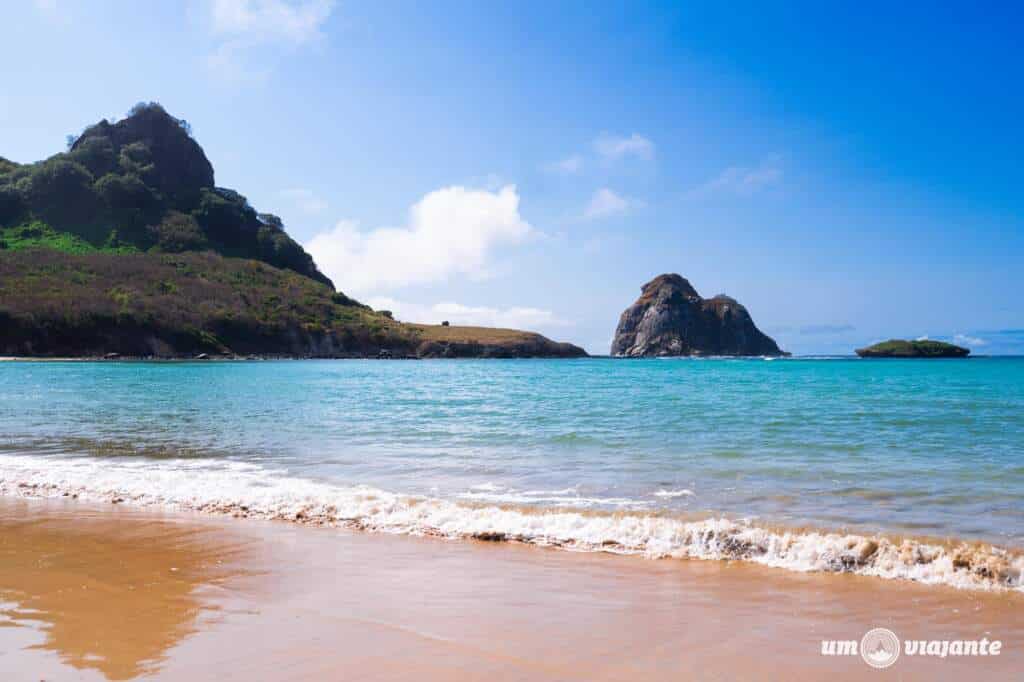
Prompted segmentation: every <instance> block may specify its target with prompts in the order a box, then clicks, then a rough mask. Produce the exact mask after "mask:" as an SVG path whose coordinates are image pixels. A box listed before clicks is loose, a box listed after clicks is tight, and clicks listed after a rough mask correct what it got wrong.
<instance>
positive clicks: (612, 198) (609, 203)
mask: <svg viewBox="0 0 1024 682" xmlns="http://www.w3.org/2000/svg"><path fill="white" fill-rule="evenodd" d="M633 204H634V202H633V201H631V200H630V199H627V198H625V197H623V196H620V195H618V194H616V193H615V192H613V191H612V190H610V189H608V188H607V187H602V188H601V189H599V190H597V191H596V192H594V196H592V197H590V201H589V202H588V203H587V207H586V208H585V209H584V210H583V218H584V219H586V220H598V219H600V218H608V217H611V216H614V215H619V214H621V213H625V212H626V211H628V210H629V209H630V207H631V206H632V205H633Z"/></svg>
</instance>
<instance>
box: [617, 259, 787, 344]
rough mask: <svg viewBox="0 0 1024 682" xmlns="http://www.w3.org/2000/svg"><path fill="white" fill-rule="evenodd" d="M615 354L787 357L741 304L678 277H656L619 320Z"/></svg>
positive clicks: (668, 275) (667, 275) (666, 275)
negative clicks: (703, 293) (706, 293)
mask: <svg viewBox="0 0 1024 682" xmlns="http://www.w3.org/2000/svg"><path fill="white" fill-rule="evenodd" d="M611 353H612V355H616V356H624V357H647V356H680V355H733V356H741V355H766V356H779V355H787V353H785V352H784V351H782V350H780V349H779V347H778V345H777V344H776V343H775V341H773V340H772V339H771V338H769V337H768V336H766V335H765V334H763V333H762V332H761V331H760V330H759V329H758V328H757V327H756V326H755V325H754V321H753V320H752V319H751V317H750V313H748V312H747V309H746V308H744V307H743V306H742V305H740V304H739V303H738V302H737V301H736V300H735V299H733V298H730V297H728V296H724V295H719V296H715V297H714V298H702V297H701V296H700V294H698V293H697V290H696V289H694V288H693V286H691V285H690V283H689V282H688V281H687V280H686V279H684V278H683V277H680V276H679V275H676V274H665V275H659V276H658V277H655V278H654V279H652V280H651V281H650V282H648V283H647V284H645V285H644V286H643V288H642V289H641V294H640V298H638V299H637V301H636V303H634V304H633V305H631V306H630V307H629V308H627V309H626V310H625V311H624V312H623V313H622V316H621V317H620V318H619V326H618V328H617V329H616V330H615V337H614V338H613V339H612V348H611Z"/></svg>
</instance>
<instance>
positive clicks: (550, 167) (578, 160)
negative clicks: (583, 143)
mask: <svg viewBox="0 0 1024 682" xmlns="http://www.w3.org/2000/svg"><path fill="white" fill-rule="evenodd" d="M544 170H546V171H548V172H549V173H556V174H558V175H575V174H576V173H579V172H580V171H581V170H583V157H582V156H580V155H579V154H573V155H572V156H567V157H565V158H564V159H561V160H560V161H552V162H551V163H549V164H547V165H546V166H544Z"/></svg>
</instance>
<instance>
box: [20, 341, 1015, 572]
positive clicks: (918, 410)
mask: <svg viewBox="0 0 1024 682" xmlns="http://www.w3.org/2000/svg"><path fill="white" fill-rule="evenodd" d="M0 434H2V440H0V488H2V489H3V490H4V491H5V492H7V493H9V494H13V495H45V496H62V495H65V494H66V495H68V496H78V497H80V498H82V499H96V500H103V501H119V502H126V503H136V504H144V505H149V506H153V505H167V506H174V507H179V508H187V509H201V510H207V511H221V512H226V513H230V514H235V515H240V516H248V515H252V516H259V517H263V518H291V519H293V520H295V519H298V520H300V521H314V522H323V523H338V524H348V525H353V526H355V527H363V528H369V529H374V530H386V531H390V532H408V533H417V534H437V535H444V536H449V537H489V538H492V539H514V540H521V541H525V542H534V543H536V544H548V545H558V546H567V547H571V548H574V549H600V550H602V551H618V552H622V553H637V554H644V555H648V556H682V557H697V558H729V559H748V560H754V561H758V562H760V563H764V564H767V565H770V566H779V567H786V568H795V569H798V570H835V571H846V570H852V571H856V572H862V573H865V574H867V575H879V576H883V577H902V578H912V579H915V580H919V581H922V582H929V583H945V584H953V585H959V586H963V587H982V588H986V587H992V586H996V587H1009V588H1019V587H1020V585H1021V570H1022V568H1024V561H1022V560H1021V557H1020V555H1019V551H1020V550H1021V549H1024V505H1022V504H1021V502H1020V500H1021V499H1022V495H1024V359H1022V358H974V359H969V360H929V361H915V360H883V361H871V360H855V359H789V360H775V361H765V360H761V359H743V360H730V359H708V360H636V361H615V360H607V359H588V360H561V361H544V360H536V361H531V360H514V361H501V360H489V361H457V362H451V361H426V362H417V363H406V362H401V363H399V362H379V361H302V362H295V361H291V362H289V361H282V362H244V363H240V362H231V363H145V362H124V363H120V362H95V363H89V362H75V363H59V362H54V363H20V362H7V363H0ZM879 534H883V535H882V536H879ZM907 538H910V540H907ZM962 543H970V544H969V546H967V547H964V546H962ZM978 543H982V544H980V545H979V544H978ZM989 543H992V544H995V545H996V546H997V547H996V549H994V550H992V549H990V548H988V546H987V545H988V544H989ZM1004 550H1005V551H1004Z"/></svg>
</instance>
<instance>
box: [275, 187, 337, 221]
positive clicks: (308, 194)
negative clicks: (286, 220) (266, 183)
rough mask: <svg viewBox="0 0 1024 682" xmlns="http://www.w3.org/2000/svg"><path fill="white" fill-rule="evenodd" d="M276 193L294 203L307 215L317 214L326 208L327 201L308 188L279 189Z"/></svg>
mask: <svg viewBox="0 0 1024 682" xmlns="http://www.w3.org/2000/svg"><path fill="white" fill-rule="evenodd" d="M278 194H280V195H281V196H282V197H283V198H285V199H288V200H289V201H291V202H292V203H294V204H295V206H296V207H297V208H298V209H299V210H300V211H302V212H303V213H307V214H309V215H317V214H319V213H323V212H324V211H326V210H327V202H326V201H325V200H324V199H322V198H320V197H318V196H317V195H316V194H315V193H314V192H313V191H312V190H309V189H305V188H301V187H296V188H293V189H285V190H281V191H280V192H278Z"/></svg>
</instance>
